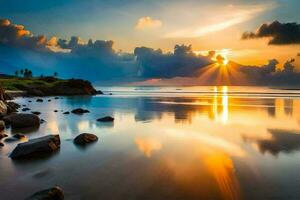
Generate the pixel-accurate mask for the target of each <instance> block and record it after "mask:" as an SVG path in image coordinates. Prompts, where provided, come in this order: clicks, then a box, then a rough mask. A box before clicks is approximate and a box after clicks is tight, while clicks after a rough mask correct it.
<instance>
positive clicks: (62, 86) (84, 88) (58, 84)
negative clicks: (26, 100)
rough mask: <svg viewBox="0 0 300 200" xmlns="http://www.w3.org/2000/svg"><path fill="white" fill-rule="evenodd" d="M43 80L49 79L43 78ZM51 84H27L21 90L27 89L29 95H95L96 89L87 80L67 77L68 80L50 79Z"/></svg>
mask: <svg viewBox="0 0 300 200" xmlns="http://www.w3.org/2000/svg"><path fill="white" fill-rule="evenodd" d="M41 80H43V81H46V82H47V81H50V80H44V79H41ZM51 81H53V82H52V84H51V86H49V84H45V85H28V86H24V85H23V86H22V88H20V89H21V90H25V91H27V94H28V95H31V96H55V95H64V96H73V95H96V94H97V91H96V89H95V88H94V87H93V86H92V84H91V83H90V82H89V81H86V80H82V79H69V80H58V79H55V80H51Z"/></svg>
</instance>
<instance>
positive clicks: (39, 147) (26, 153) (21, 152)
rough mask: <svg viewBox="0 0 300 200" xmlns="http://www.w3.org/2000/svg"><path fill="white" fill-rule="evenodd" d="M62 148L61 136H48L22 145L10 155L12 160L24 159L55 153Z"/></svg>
mask: <svg viewBox="0 0 300 200" xmlns="http://www.w3.org/2000/svg"><path fill="white" fill-rule="evenodd" d="M59 148H60V137H59V135H48V136H44V137H40V138H36V139H32V140H29V141H28V142H24V143H20V144H18V145H17V147H16V148H15V149H14V150H13V152H12V153H11V154H10V157H11V158H12V159H22V158H28V157H35V156H39V155H44V154H49V153H52V152H55V151H56V150H58V149H59Z"/></svg>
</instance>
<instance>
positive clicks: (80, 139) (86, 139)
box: [74, 133, 98, 145]
mask: <svg viewBox="0 0 300 200" xmlns="http://www.w3.org/2000/svg"><path fill="white" fill-rule="evenodd" d="M97 140H98V137H97V136H96V135H94V134H91V133H82V134H80V135H78V136H77V137H76V138H75V139H74V143H75V144H78V145H85V144H88V143H91V142H95V141H97Z"/></svg>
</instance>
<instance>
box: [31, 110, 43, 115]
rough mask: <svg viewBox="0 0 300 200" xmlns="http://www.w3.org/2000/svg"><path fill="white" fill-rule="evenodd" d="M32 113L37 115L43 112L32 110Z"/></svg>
mask: <svg viewBox="0 0 300 200" xmlns="http://www.w3.org/2000/svg"><path fill="white" fill-rule="evenodd" d="M31 113H32V114H35V115H40V114H41V112H38V111H33V112H31Z"/></svg>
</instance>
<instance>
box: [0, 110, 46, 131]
mask: <svg viewBox="0 0 300 200" xmlns="http://www.w3.org/2000/svg"><path fill="white" fill-rule="evenodd" d="M3 120H4V122H5V123H7V124H10V125H11V127H12V128H25V127H37V126H39V125H40V118H39V117H38V116H37V115H34V114H24V113H21V114H11V115H7V116H5V117H4V118H3Z"/></svg>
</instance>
